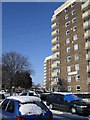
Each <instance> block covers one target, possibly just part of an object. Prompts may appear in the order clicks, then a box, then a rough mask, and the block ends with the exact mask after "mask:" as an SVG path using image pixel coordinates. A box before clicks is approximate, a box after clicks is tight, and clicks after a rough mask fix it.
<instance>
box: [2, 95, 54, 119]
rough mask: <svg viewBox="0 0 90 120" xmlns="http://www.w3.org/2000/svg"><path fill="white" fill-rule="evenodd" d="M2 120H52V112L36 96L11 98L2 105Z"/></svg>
mask: <svg viewBox="0 0 90 120" xmlns="http://www.w3.org/2000/svg"><path fill="white" fill-rule="evenodd" d="M0 115H1V116H0V117H2V120H52V119H53V115H52V113H51V111H50V110H49V109H48V108H47V107H46V106H45V104H44V103H43V102H42V101H41V99H40V98H38V97H35V96H11V97H8V98H7V99H5V100H4V101H3V102H2V103H1V105H0Z"/></svg>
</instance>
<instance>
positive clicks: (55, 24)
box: [51, 22, 58, 30]
mask: <svg viewBox="0 0 90 120" xmlns="http://www.w3.org/2000/svg"><path fill="white" fill-rule="evenodd" d="M57 27H58V25H57V23H56V22H55V23H54V24H52V26H51V28H52V30H54V29H56V28H57Z"/></svg>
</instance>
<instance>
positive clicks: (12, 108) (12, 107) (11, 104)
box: [7, 101, 14, 113]
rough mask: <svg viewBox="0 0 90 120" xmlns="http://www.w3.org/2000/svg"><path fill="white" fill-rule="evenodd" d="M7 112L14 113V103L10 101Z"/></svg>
mask: <svg viewBox="0 0 90 120" xmlns="http://www.w3.org/2000/svg"><path fill="white" fill-rule="evenodd" d="M7 111H8V112H11V113H13V112H14V102H13V101H10V103H9V105H8V108H7Z"/></svg>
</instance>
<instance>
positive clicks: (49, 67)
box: [44, 55, 53, 90]
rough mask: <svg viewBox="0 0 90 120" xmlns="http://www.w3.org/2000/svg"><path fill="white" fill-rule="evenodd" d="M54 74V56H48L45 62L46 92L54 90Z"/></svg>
mask: <svg viewBox="0 0 90 120" xmlns="http://www.w3.org/2000/svg"><path fill="white" fill-rule="evenodd" d="M51 73H52V55H51V56H48V57H46V58H45V60H44V88H45V89H46V90H52V86H53V79H52V76H51Z"/></svg>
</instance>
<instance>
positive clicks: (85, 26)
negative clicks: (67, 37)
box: [83, 20, 90, 29]
mask: <svg viewBox="0 0 90 120" xmlns="http://www.w3.org/2000/svg"><path fill="white" fill-rule="evenodd" d="M83 27H84V28H85V29H88V28H90V20H88V21H86V22H85V23H83Z"/></svg>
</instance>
